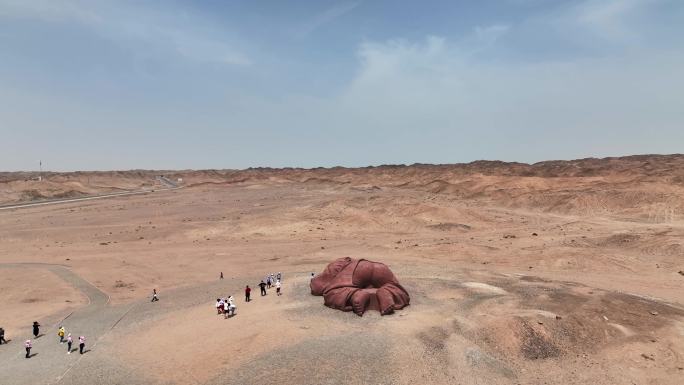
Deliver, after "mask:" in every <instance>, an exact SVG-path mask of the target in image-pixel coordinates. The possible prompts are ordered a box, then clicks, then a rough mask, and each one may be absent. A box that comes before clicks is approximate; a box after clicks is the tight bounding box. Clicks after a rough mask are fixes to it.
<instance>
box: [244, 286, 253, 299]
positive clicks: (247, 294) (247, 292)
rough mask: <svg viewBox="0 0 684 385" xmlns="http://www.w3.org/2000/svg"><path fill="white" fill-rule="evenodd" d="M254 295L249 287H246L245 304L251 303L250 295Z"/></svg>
mask: <svg viewBox="0 0 684 385" xmlns="http://www.w3.org/2000/svg"><path fill="white" fill-rule="evenodd" d="M251 293H252V289H251V288H250V287H249V285H247V287H245V302H249V295H250V294H251Z"/></svg>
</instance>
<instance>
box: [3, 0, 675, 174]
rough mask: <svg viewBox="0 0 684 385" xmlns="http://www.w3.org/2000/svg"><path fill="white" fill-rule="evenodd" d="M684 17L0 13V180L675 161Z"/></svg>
mask: <svg viewBox="0 0 684 385" xmlns="http://www.w3.org/2000/svg"><path fill="white" fill-rule="evenodd" d="M682 36H684V1H680V0H622V1H616V0H604V1H598V0H580V1H560V0H555V1H551V0H498V1H494V0H491V1H489V0H482V1H431V2H403V1H389V0H388V1H371V0H368V1H322V0H317V1H297V2H286V1H254V0H252V1H229V0H225V1H219V0H212V1H209V0H207V1H170V0H167V1H161V0H159V1H124V0H120V1H114V0H112V1H105V0H87V1H77V0H0V170H33V169H36V168H37V165H38V160H39V159H41V160H42V161H43V163H44V165H46V167H47V168H48V169H52V170H92V169H100V170H107V169H133V168H155V169H186V168H245V167H251V166H272V167H283V166H294V167H317V166H335V165H343V166H366V165H379V164H410V163H414V162H422V163H455V162H468V161H472V160H477V159H500V160H508V161H523V162H535V161H540V160H547V159H573V158H581V157H589V156H613V155H625V154H636V153H681V152H684V39H683V38H682Z"/></svg>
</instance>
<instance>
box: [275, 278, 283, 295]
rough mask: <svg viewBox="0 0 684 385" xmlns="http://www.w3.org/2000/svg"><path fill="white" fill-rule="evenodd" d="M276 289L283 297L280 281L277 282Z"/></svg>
mask: <svg viewBox="0 0 684 385" xmlns="http://www.w3.org/2000/svg"><path fill="white" fill-rule="evenodd" d="M275 287H276V294H277V295H281V294H282V293H281V292H280V281H276V284H275Z"/></svg>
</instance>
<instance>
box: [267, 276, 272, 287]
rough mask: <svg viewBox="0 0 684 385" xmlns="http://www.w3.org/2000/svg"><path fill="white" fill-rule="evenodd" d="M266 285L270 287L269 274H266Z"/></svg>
mask: <svg viewBox="0 0 684 385" xmlns="http://www.w3.org/2000/svg"><path fill="white" fill-rule="evenodd" d="M266 287H267V288H269V289H270V288H271V276H270V275H267V276H266Z"/></svg>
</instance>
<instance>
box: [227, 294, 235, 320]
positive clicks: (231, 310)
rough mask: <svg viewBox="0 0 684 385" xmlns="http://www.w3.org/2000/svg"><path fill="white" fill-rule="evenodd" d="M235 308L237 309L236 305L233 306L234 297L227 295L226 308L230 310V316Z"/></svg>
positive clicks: (233, 313)
mask: <svg viewBox="0 0 684 385" xmlns="http://www.w3.org/2000/svg"><path fill="white" fill-rule="evenodd" d="M235 309H237V306H235V298H233V296H232V295H231V296H229V297H228V310H229V311H230V315H231V316H234V315H235Z"/></svg>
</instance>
